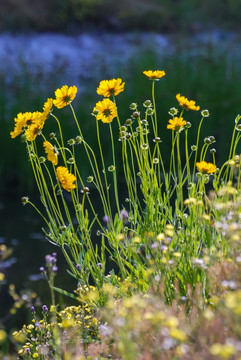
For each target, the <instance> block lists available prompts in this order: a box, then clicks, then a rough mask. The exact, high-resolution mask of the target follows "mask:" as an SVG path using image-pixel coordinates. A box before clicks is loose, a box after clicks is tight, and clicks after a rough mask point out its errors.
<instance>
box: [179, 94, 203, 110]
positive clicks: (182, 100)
mask: <svg viewBox="0 0 241 360" xmlns="http://www.w3.org/2000/svg"><path fill="white" fill-rule="evenodd" d="M176 99H177V101H178V102H179V105H181V106H182V107H183V108H184V109H190V110H195V111H198V110H199V109H200V106H196V101H193V100H188V99H187V98H186V97H185V96H181V94H177V95H176Z"/></svg>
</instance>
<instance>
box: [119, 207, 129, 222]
mask: <svg viewBox="0 0 241 360" xmlns="http://www.w3.org/2000/svg"><path fill="white" fill-rule="evenodd" d="M120 218H121V220H122V221H123V223H124V224H126V223H128V220H129V213H128V211H127V210H125V209H123V210H121V212H120Z"/></svg>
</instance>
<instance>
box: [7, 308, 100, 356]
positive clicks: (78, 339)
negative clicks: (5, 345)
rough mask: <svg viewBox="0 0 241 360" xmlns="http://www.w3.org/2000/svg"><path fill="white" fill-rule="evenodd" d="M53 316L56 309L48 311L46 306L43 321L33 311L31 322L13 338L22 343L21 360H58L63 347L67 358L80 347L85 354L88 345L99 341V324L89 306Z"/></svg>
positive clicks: (15, 333) (66, 309) (63, 311)
mask: <svg viewBox="0 0 241 360" xmlns="http://www.w3.org/2000/svg"><path fill="white" fill-rule="evenodd" d="M54 312H55V311H54V309H53V308H50V310H49V309H48V308H47V306H46V305H43V306H42V318H41V317H39V316H38V315H37V311H36V310H35V308H32V313H33V319H32V322H31V323H30V324H29V325H24V326H23V328H22V329H21V330H20V331H15V332H13V334H12V337H13V339H14V340H15V341H17V342H19V343H22V346H21V348H20V349H19V351H18V355H19V356H21V357H22V358H24V359H25V358H26V359H28V358H30V359H43V358H48V359H51V358H58V353H60V352H61V351H62V350H61V348H62V344H65V354H66V356H69V357H70V356H74V354H75V352H76V351H77V348H78V352H79V351H80V350H79V348H80V347H81V346H82V347H83V353H82V354H84V347H85V344H89V343H91V342H94V341H97V340H98V339H99V335H98V320H97V318H96V317H95V315H94V310H93V308H90V307H89V306H88V305H84V306H70V307H66V308H65V309H64V310H62V311H60V312H57V313H56V314H55V313H54ZM58 347H59V349H58ZM79 355H80V354H79Z"/></svg>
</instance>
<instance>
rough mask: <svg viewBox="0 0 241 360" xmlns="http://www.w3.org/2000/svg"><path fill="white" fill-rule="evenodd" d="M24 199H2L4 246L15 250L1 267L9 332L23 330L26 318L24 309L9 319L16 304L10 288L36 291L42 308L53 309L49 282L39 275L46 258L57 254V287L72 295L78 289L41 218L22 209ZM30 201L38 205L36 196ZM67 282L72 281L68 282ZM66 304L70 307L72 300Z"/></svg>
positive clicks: (0, 238)
mask: <svg viewBox="0 0 241 360" xmlns="http://www.w3.org/2000/svg"><path fill="white" fill-rule="evenodd" d="M23 195H25V194H19V193H18V194H15V193H3V194H1V197H0V243H1V244H5V245H6V246H7V247H8V248H10V249H11V250H12V254H11V256H10V257H9V258H8V259H7V260H6V261H5V262H4V263H3V264H1V265H0V266H1V272H4V273H5V278H6V279H5V281H4V284H3V285H2V288H1V290H0V323H1V322H3V324H4V326H6V328H7V329H8V328H12V327H15V328H16V327H18V326H21V325H22V322H23V319H24V317H25V316H26V311H25V310H24V309H21V310H20V311H19V312H18V314H17V315H15V316H10V315H9V310H10V308H11V306H12V304H13V300H12V298H11V297H10V296H9V294H8V287H9V285H10V284H14V285H15V286H16V290H17V292H18V293H20V292H22V293H23V294H24V293H27V292H28V289H29V290H30V289H31V291H35V292H36V293H37V294H38V296H39V297H40V300H41V303H40V304H39V307H41V304H43V303H46V304H48V305H50V293H49V289H48V285H47V281H46V279H45V278H44V277H43V276H42V275H41V274H40V271H39V268H40V267H41V266H44V265H45V255H46V254H48V253H52V252H57V265H58V268H59V271H58V274H57V275H56V286H59V287H61V288H63V289H66V290H68V291H71V290H74V288H75V285H76V284H75V282H74V281H72V282H71V281H70V280H71V279H69V278H70V276H69V275H68V274H67V272H66V268H67V266H66V263H65V259H64V258H63V256H62V254H61V252H60V250H59V248H58V247H57V246H54V245H53V244H50V243H49V242H48V241H47V240H46V239H45V236H44V234H43V232H42V230H41V229H42V226H43V223H42V221H41V219H40V217H39V215H38V214H37V213H36V212H35V211H34V209H33V208H32V207H30V206H29V205H25V206H23V205H22V203H21V197H22V196H23ZM30 197H31V200H32V201H34V202H35V201H37V199H34V198H35V197H36V196H34V195H32V196H30ZM66 279H68V281H65V280H66ZM66 286H67V288H66ZM64 301H66V302H67V303H68V299H64ZM24 314H25V315H24ZM29 314H30V312H29Z"/></svg>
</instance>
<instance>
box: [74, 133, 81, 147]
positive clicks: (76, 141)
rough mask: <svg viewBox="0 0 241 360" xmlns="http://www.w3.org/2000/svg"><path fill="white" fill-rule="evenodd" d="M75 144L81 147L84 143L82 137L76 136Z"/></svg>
mask: <svg viewBox="0 0 241 360" xmlns="http://www.w3.org/2000/svg"><path fill="white" fill-rule="evenodd" d="M75 143H76V144H77V145H79V144H81V143H82V137H81V136H80V135H78V136H76V138H75Z"/></svg>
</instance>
